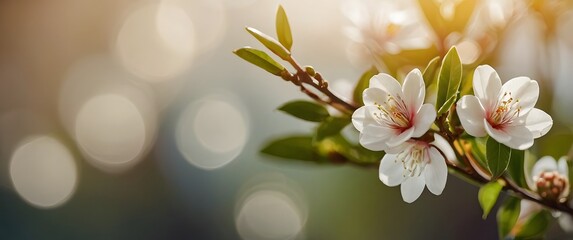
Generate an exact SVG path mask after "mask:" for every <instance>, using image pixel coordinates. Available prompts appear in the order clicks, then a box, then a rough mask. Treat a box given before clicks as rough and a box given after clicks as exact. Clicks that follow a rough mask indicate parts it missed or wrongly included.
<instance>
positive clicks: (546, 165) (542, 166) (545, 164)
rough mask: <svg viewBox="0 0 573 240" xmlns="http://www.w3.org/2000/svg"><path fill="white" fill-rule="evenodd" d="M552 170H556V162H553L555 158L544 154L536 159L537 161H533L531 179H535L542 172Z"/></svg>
mask: <svg viewBox="0 0 573 240" xmlns="http://www.w3.org/2000/svg"><path fill="white" fill-rule="evenodd" d="M552 171H557V162H555V158H553V157H551V156H544V157H542V158H540V159H539V160H537V162H535V164H534V165H533V169H532V170H531V175H532V176H531V177H532V178H533V180H537V178H538V177H539V175H540V174H541V173H542V172H552Z"/></svg>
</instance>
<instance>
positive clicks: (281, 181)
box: [235, 172, 308, 239]
mask: <svg viewBox="0 0 573 240" xmlns="http://www.w3.org/2000/svg"><path fill="white" fill-rule="evenodd" d="M240 195H241V196H240V198H238V200H237V205H236V208H235V227H236V228H237V231H238V232H239V235H240V236H241V238H242V239H295V238H298V237H301V236H304V228H305V225H306V221H307V217H308V209H307V204H306V201H305V200H304V197H303V196H304V194H303V191H302V190H301V189H300V188H299V187H298V185H297V184H295V183H294V182H293V181H291V180H290V179H289V178H287V177H286V176H284V175H282V174H280V173H271V172H266V173H263V174H259V175H256V176H255V177H253V178H252V179H250V180H249V181H247V182H246V183H245V184H244V186H243V187H242V188H241V190H240Z"/></svg>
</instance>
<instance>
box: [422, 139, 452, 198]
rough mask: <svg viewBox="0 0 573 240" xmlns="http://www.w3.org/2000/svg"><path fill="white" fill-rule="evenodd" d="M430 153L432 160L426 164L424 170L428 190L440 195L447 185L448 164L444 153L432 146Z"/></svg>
mask: <svg viewBox="0 0 573 240" xmlns="http://www.w3.org/2000/svg"><path fill="white" fill-rule="evenodd" d="M428 153H429V155H430V156H429V158H430V162H429V163H428V165H426V169H425V170H424V177H425V178H426V186H428V190H430V192H431V193H433V194H434V195H440V194H442V191H444V188H445V187H446V181H447V179H448V166H447V165H446V161H445V159H444V157H443V156H442V154H440V152H438V150H436V149H435V148H433V147H432V148H430V149H429V150H428Z"/></svg>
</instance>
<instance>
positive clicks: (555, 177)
mask: <svg viewBox="0 0 573 240" xmlns="http://www.w3.org/2000/svg"><path fill="white" fill-rule="evenodd" d="M535 186H536V187H537V193H538V194H539V196H541V198H543V199H547V200H551V201H563V200H565V198H566V197H567V189H568V188H569V182H568V180H567V177H566V176H562V175H561V174H559V173H558V172H557V171H550V172H549V171H547V172H542V173H541V174H540V175H539V177H538V178H537V180H536V181H535Z"/></svg>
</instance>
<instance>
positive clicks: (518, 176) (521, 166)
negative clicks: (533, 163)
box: [507, 149, 527, 188]
mask: <svg viewBox="0 0 573 240" xmlns="http://www.w3.org/2000/svg"><path fill="white" fill-rule="evenodd" d="M507 172H508V173H509V176H511V179H513V181H514V182H515V183H516V184H517V185H518V186H520V187H524V188H527V182H526V180H525V151H522V150H516V149H511V159H510V161H509V166H508V167H507Z"/></svg>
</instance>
